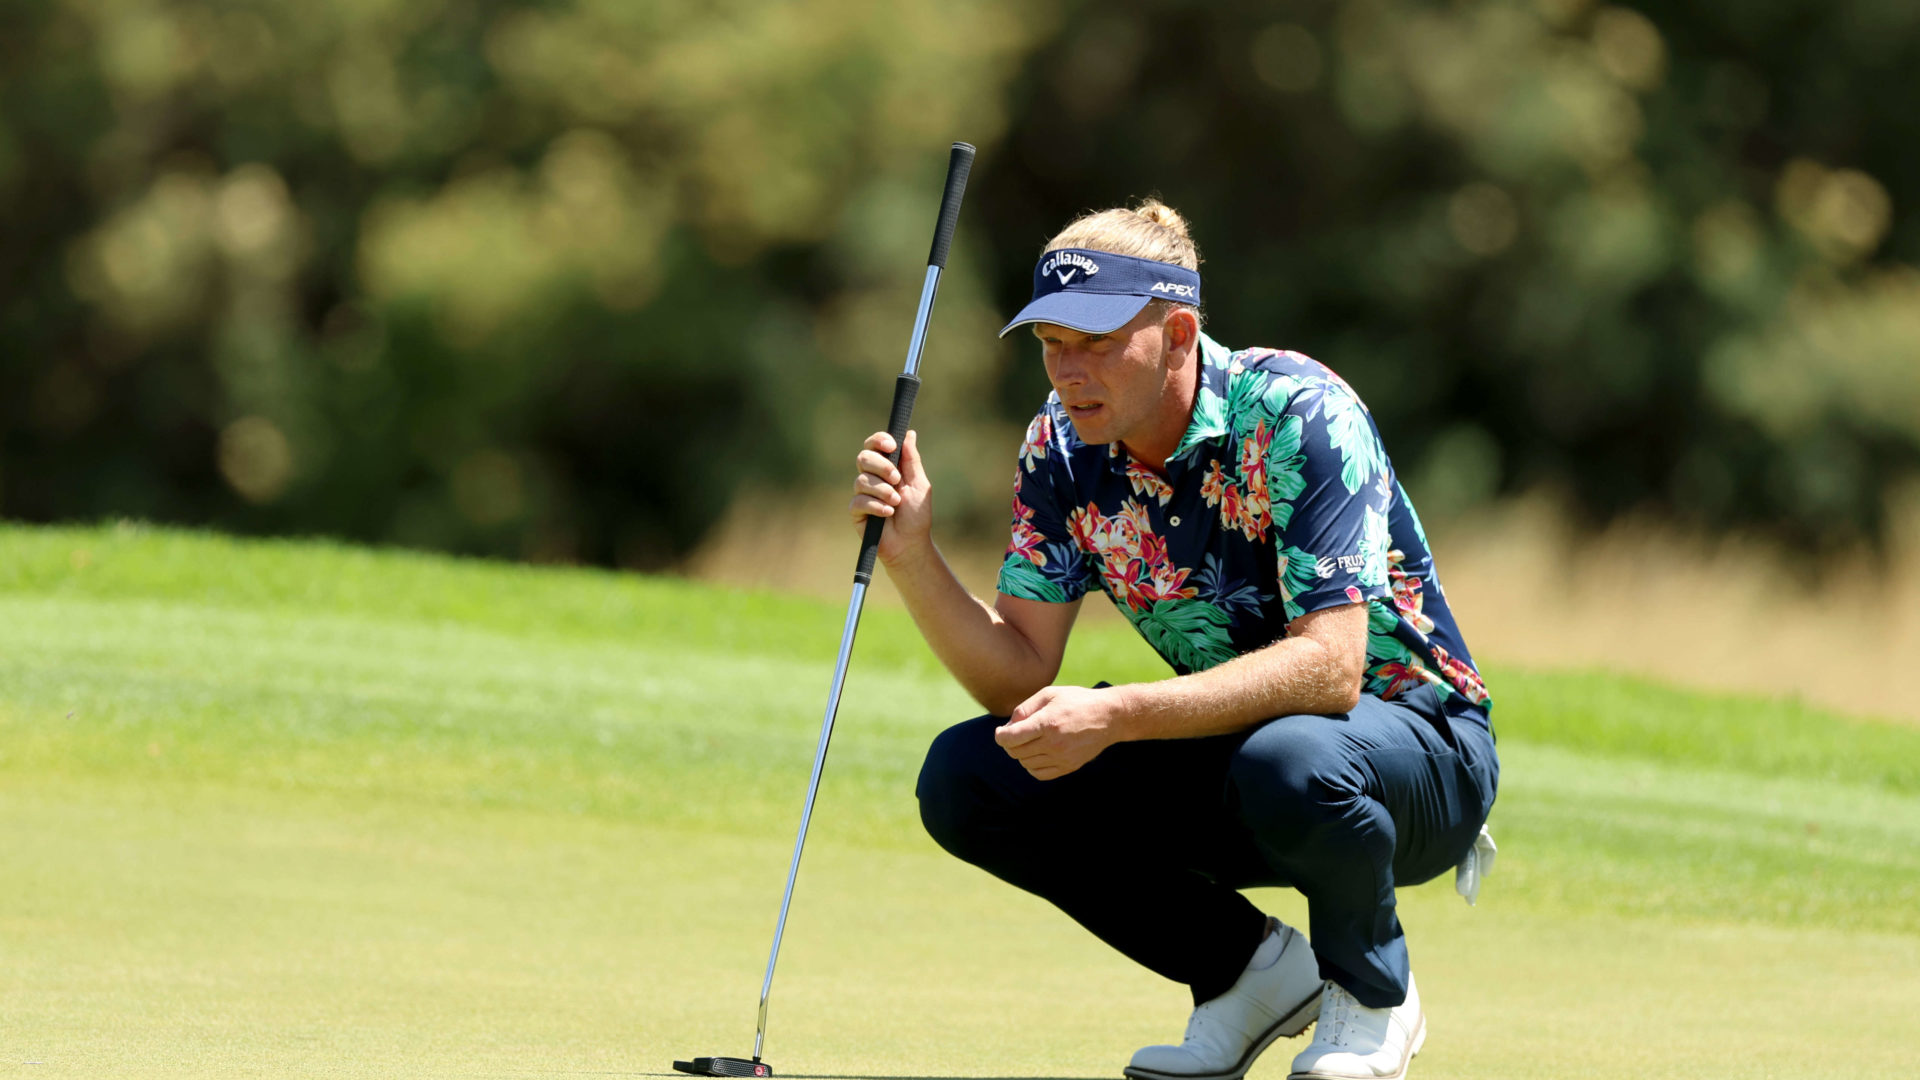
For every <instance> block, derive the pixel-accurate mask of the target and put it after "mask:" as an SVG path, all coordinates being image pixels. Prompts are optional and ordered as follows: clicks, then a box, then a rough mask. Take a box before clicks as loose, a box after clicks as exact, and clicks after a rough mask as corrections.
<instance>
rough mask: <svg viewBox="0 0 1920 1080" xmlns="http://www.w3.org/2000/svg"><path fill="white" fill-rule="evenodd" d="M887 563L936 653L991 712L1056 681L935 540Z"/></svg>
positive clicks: (1005, 709)
mask: <svg viewBox="0 0 1920 1080" xmlns="http://www.w3.org/2000/svg"><path fill="white" fill-rule="evenodd" d="M886 566H887V576H888V578H889V579H890V580H892V582H893V584H894V587H895V588H896V589H898V590H899V592H900V596H901V599H903V600H905V601H906V605H907V611H908V612H909V613H911V614H912V615H913V621H914V624H915V625H916V626H918V627H919V628H920V634H921V636H922V637H924V638H926V639H927V645H928V646H929V647H931V648H932V649H933V654H934V655H935V656H937V657H939V658H940V662H941V663H942V664H945V665H946V668H947V670H948V671H950V672H952V673H953V677H954V678H955V679H956V680H958V681H959V683H960V685H961V686H962V687H964V688H965V689H966V691H967V693H968V694H970V695H972V696H973V699H974V700H975V701H978V702H979V703H980V704H981V705H982V706H983V707H985V708H986V709H987V710H988V711H990V712H992V713H994V714H996V715H1000V716H1004V715H1006V714H1007V713H1009V712H1011V711H1012V710H1013V707H1014V706H1015V705H1018V704H1019V703H1020V702H1022V701H1024V700H1026V698H1027V697H1028V696H1029V695H1031V694H1033V693H1034V692H1035V691H1037V690H1039V689H1040V688H1041V687H1043V686H1045V685H1047V684H1048V683H1049V682H1051V681H1053V677H1054V675H1055V674H1056V673H1057V672H1055V671H1054V670H1052V669H1051V668H1050V667H1049V666H1048V665H1047V663H1046V661H1045V660H1043V659H1042V658H1041V656H1040V654H1039V652H1038V651H1037V650H1036V649H1035V648H1034V647H1033V643H1032V642H1030V641H1029V640H1027V637H1026V635H1025V634H1022V633H1021V632H1020V631H1019V629H1018V628H1016V627H1015V626H1013V625H1012V624H1010V623H1008V622H1007V621H1006V620H1005V619H1003V618H1002V617H1001V615H1000V613H999V612H998V611H995V610H994V609H993V607H992V606H990V605H988V604H986V603H984V602H983V601H981V600H980V599H979V598H977V597H975V596H974V595H973V594H972V593H970V592H968V591H967V588H966V586H965V585H962V584H961V583H960V579H959V577H958V576H956V575H955V574H954V572H953V568H952V567H950V566H948V565H947V560H946V559H945V558H944V557H943V556H942V555H941V554H940V550H939V549H938V548H936V547H934V545H933V544H932V543H931V542H929V543H928V544H927V545H926V546H925V548H923V549H920V550H917V551H916V552H914V553H913V554H911V555H907V556H903V557H901V558H898V559H895V560H894V561H892V562H889V563H887V564H886Z"/></svg>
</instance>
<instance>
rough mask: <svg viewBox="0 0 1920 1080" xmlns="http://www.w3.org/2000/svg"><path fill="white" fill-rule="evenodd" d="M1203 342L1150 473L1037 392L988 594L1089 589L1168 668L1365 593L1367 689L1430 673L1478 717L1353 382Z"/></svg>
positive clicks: (1476, 694)
mask: <svg viewBox="0 0 1920 1080" xmlns="http://www.w3.org/2000/svg"><path fill="white" fill-rule="evenodd" d="M1200 341H1201V356H1202V359H1203V360H1204V363H1203V364H1202V366H1201V369H1200V389H1199V394H1198V398H1197V400H1196V401H1195V403H1194V409H1193V418H1192V420H1191V421H1190V423H1189V424H1188V427H1187V432H1186V436H1185V438H1183V439H1182V440H1181V441H1180V445H1179V447H1178V448H1176V449H1175V450H1174V453H1173V456H1172V457H1171V458H1169V459H1167V461H1166V463H1165V465H1166V473H1167V475H1166V477H1165V478H1164V479H1162V478H1161V477H1160V476H1159V475H1158V474H1156V473H1155V472H1154V471H1153V470H1151V469H1148V468H1146V467H1145V466H1143V465H1142V464H1140V462H1138V461H1136V460H1134V459H1133V457H1132V456H1131V455H1129V454H1128V453H1127V451H1126V450H1125V449H1124V448H1123V447H1122V446H1121V445H1120V444H1119V443H1117V442H1116V443H1112V444H1108V445H1105V446H1089V445H1087V444H1085V443H1083V442H1081V441H1080V439H1079V437H1078V436H1077V435H1075V433H1074V430H1073V423H1072V421H1071V419H1069V417H1068V415H1067V411H1066V409H1065V408H1063V407H1062V406H1061V404H1060V398H1059V395H1057V394H1055V395H1050V396H1049V397H1048V398H1047V402H1046V404H1045V405H1044V406H1043V407H1042V408H1041V410H1040V413H1039V415H1037V416H1035V417H1034V418H1033V423H1032V425H1031V426H1030V427H1028V429H1027V437H1026V441H1025V442H1024V443H1023V444H1022V446H1021V447H1020V462H1019V465H1018V466H1017V467H1016V468H1015V470H1014V478H1013V492H1014V494H1013V539H1012V542H1011V543H1010V544H1009V545H1008V546H1007V555H1006V560H1005V562H1004V563H1002V565H1001V568H1000V580H999V589H1000V591H1001V592H1003V593H1005V594H1007V595H1008V596H1016V597H1020V598H1022V599H1026V600H1038V601H1042V602H1046V603H1069V602H1072V601H1075V600H1078V599H1079V598H1080V597H1082V596H1084V595H1085V594H1086V593H1087V591H1088V590H1089V589H1092V588H1095V587H1098V588H1099V589H1101V590H1102V591H1103V592H1105V593H1106V594H1107V596H1108V597H1109V598H1111V599H1112V601H1113V603H1114V605H1115V606H1116V607H1118V608H1119V609H1120V610H1121V612H1122V613H1124V614H1125V615H1126V616H1127V618H1128V619H1129V620H1130V621H1131V622H1132V623H1133V625H1134V628H1135V629H1136V630H1138V631H1139V632H1140V634H1141V636H1142V637H1144V638H1146V640H1147V643H1148V644H1149V645H1152V646H1153V648H1154V650H1155V651H1156V652H1158V653H1159V654H1160V655H1161V657H1163V658H1164V659H1165V660H1166V661H1167V663H1169V664H1171V665H1173V667H1174V670H1176V671H1178V672H1181V673H1182V674H1185V673H1188V672H1194V671H1203V670H1205V669H1207V668H1210V667H1213V666H1214V665H1216V664H1220V663H1223V662H1225V661H1227V660H1231V659H1233V658H1234V657H1236V656H1239V655H1241V654H1243V653H1248V652H1252V651H1254V650H1255V649H1258V648H1260V647H1262V646H1264V645H1267V644H1269V643H1271V642H1273V641H1276V640H1278V639H1280V638H1282V637H1285V636H1286V633H1287V624H1288V623H1289V622H1291V621H1292V620H1294V619H1296V618H1299V617H1300V616H1301V615H1304V614H1306V613H1307V612H1311V611H1319V610H1321V609H1323V608H1329V607H1337V606H1339V605H1342V604H1353V603H1361V602H1365V603H1366V604H1367V605H1368V616H1369V617H1368V621H1367V630H1368V633H1367V667H1366V679H1365V683H1364V691H1365V692H1366V693H1369V694H1373V695H1375V696H1378V697H1381V698H1386V699H1393V698H1397V697H1400V696H1402V695H1404V694H1407V693H1408V692H1410V691H1412V690H1413V689H1415V688H1417V687H1420V686H1432V687H1434V688H1435V689H1436V690H1437V691H1439V693H1440V694H1441V696H1442V697H1443V698H1448V699H1453V700H1455V701H1456V703H1465V704H1470V705H1473V706H1477V707H1478V710H1479V711H1480V713H1481V715H1482V717H1483V719H1484V716H1485V713H1486V711H1487V710H1488V709H1490V707H1491V704H1492V703H1491V700H1490V699H1489V697H1488V695H1487V689H1486V685H1485V684H1484V683H1483V682H1482V681H1481V679H1480V673H1479V672H1478V671H1477V670H1475V668H1474V666H1473V659H1472V657H1471V656H1470V655H1468V653H1467V645H1466V642H1465V641H1464V640H1462V639H1461V637H1460V630H1459V628H1458V627H1457V626H1455V625H1454V621H1453V614H1452V612H1451V611H1449V610H1448V608H1447V599H1446V593H1445V592H1444V591H1443V590H1442V589H1441V588H1440V580H1439V578H1438V577H1437V576H1436V574H1435V572H1434V567H1433V555H1432V553H1431V552H1430V551H1429V550H1428V547H1427V536H1426V531H1425V530H1424V529H1423V528H1422V527H1421V525H1420V518H1419V516H1418V515H1417V514H1415V513H1414V509H1413V503H1412V501H1411V500H1409V499H1408V498H1407V493H1406V492H1405V491H1404V490H1403V489H1402V488H1401V487H1400V484H1399V482H1398V480H1396V479H1395V475H1394V469H1393V464H1392V462H1391V461H1389V460H1388V458H1387V452H1386V449H1385V448H1384V447H1383V446H1382V445H1381V442H1380V432H1379V429H1378V428H1377V427H1376V426H1375V425H1374V422H1373V416H1372V414H1371V413H1369V412H1368V411H1367V407H1366V406H1365V405H1364V404H1362V403H1361V401H1360V398H1359V396H1358V395H1356V394H1355V393H1354V392H1353V388H1352V387H1350V386H1348V385H1347V384H1346V381H1345V380H1343V379H1341V378H1340V376H1338V375H1336V374H1334V373H1333V371H1332V370H1331V369H1329V368H1328V367H1327V366H1326V365H1324V364H1321V363H1320V362H1319V361H1317V360H1313V359H1311V358H1309V357H1306V356H1303V355H1301V354H1300V353H1296V352H1284V351H1275V350H1271V349H1248V350H1243V351H1241V352H1235V353H1229V352H1228V351H1227V350H1226V349H1225V348H1224V347H1222V346H1221V345H1220V344H1219V343H1217V342H1215V341H1214V340H1213V339H1212V338H1209V337H1207V336H1205V335H1202V336H1201V339H1200Z"/></svg>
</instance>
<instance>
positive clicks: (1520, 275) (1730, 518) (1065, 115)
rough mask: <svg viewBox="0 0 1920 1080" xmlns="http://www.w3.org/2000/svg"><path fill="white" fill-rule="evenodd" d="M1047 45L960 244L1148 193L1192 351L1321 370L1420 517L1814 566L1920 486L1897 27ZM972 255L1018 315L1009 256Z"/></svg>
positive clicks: (1837, 16) (1249, 32)
mask: <svg viewBox="0 0 1920 1080" xmlns="http://www.w3.org/2000/svg"><path fill="white" fill-rule="evenodd" d="M1075 12H1076V14H1075V15H1074V16H1073V17H1071V18H1069V20H1068V21H1067V22H1066V23H1065V24H1063V26H1062V27H1061V29H1060V31H1059V32H1058V34H1056V35H1055V36H1054V38H1053V39H1052V40H1051V41H1049V42H1048V43H1046V44H1045V45H1043V46H1042V51H1041V55H1043V56H1045V57H1046V58H1047V62H1046V64H1045V66H1044V67H1038V68H1034V69H1030V70H1029V71H1028V72H1027V73H1026V74H1025V77H1024V78H1023V79H1022V81H1021V82H1019V83H1018V84H1017V85H1016V88H1015V90H1014V99H1015V100H1016V101H1017V102H1018V103H1019V108H1018V110H1017V111H1016V113H1015V122H1014V127H1013V129H1012V131H1011V132H1010V133H1009V136H1008V140H1007V145H1008V149H1009V150H1010V151H1011V152H1004V151H1003V152H1002V153H1001V154H998V155H995V156H994V157H992V158H991V159H985V158H983V161H984V160H991V161H992V162H993V164H992V168H993V169H994V170H995V172H994V173H992V174H990V175H989V180H988V182H989V183H1004V184H1007V185H1008V186H1010V187H1012V188H1014V189H1015V190H1018V191H1019V192H1020V193H1021V198H1020V199H1019V200H1017V201H1015V200H1008V201H1007V202H1005V203H999V204H993V205H991V206H989V207H987V208H985V209H984V210H983V216H990V218H991V220H990V221H982V219H981V218H980V217H976V218H975V221H976V223H979V224H985V225H990V226H991V227H992V228H993V229H994V230H995V231H996V233H998V234H1000V235H1018V236H1028V235H1046V234H1047V233H1048V232H1049V231H1050V230H1051V229H1053V228H1055V227H1057V225H1058V220H1059V219H1060V218H1061V217H1062V216H1063V215H1065V214H1068V213H1071V212H1072V211H1073V210H1074V209H1076V208H1079V207H1086V206H1096V207H1097V206H1108V205H1115V204H1121V203H1125V202H1127V201H1128V200H1132V199H1137V198H1138V197H1140V196H1141V195H1144V194H1146V193H1148V192H1154V193H1157V194H1158V195H1159V196H1160V197H1162V198H1164V199H1165V200H1166V201H1167V202H1169V203H1171V204H1172V205H1173V206H1175V207H1177V208H1179V209H1180V210H1181V211H1182V212H1183V213H1184V214H1185V215H1186V216H1187V217H1188V218H1189V219H1190V221H1191V223H1192V226H1193V232H1194V236H1195V239H1196V240H1197V241H1198V242H1199V245H1200V248H1201V251H1202V253H1203V255H1204V256H1205V259H1206V261H1205V264H1204V266H1203V271H1204V272H1205V273H1206V275H1207V282H1206V296H1207V318H1208V327H1209V332H1210V333H1211V334H1213V335H1214V336H1215V337H1217V338H1218V339H1219V340H1220V341H1222V342H1223V343H1226V344H1228V345H1233V346H1248V345H1256V344H1257V345H1270V346H1276V347H1287V348H1294V349H1298V350H1300V351H1303V352H1306V353H1308V354H1310V355H1313V356H1315V357H1316V358H1318V359H1321V360H1323V361H1325V362H1327V363H1328V364H1329V365H1330V366H1332V367H1333V368H1335V369H1336V370H1338V371H1339V372H1340V373H1341V374H1342V375H1343V376H1345V377H1346V378H1347V379H1348V381H1349V382H1351V383H1352V384H1353V385H1354V387H1355V388H1356V389H1357V390H1358V391H1359V393H1360V394H1361V395H1362V396H1363V398H1364V399H1365V400H1366V401H1367V403H1368V404H1369V406H1370V407H1371V408H1372V410H1373V414H1374V417H1375V418H1376V419H1377V420H1378V422H1379V426H1380V429H1381V431H1382V432H1383V433H1384V436H1385V440H1386V446H1387V449H1388V450H1389V451H1390V452H1391V453H1392V454H1393V455H1394V460H1395V463H1396V465H1397V466H1398V468H1399V471H1400V472H1401V474H1402V475H1403V476H1404V477H1405V479H1406V483H1407V487H1408V489H1409V490H1410V491H1411V492H1412V494H1413V496H1414V498H1415V499H1417V500H1419V501H1420V503H1421V505H1422V506H1423V507H1425V508H1427V510H1428V513H1429V514H1430V515H1431V514H1434V513H1440V514H1457V513H1459V512H1460V511H1461V510H1462V509H1463V508H1464V506H1465V504H1464V502H1463V500H1466V499H1471V498H1474V497H1478V496H1483V495H1485V494H1489V493H1492V492H1495V491H1500V490H1515V489H1524V488H1528V487H1531V486H1533V485H1537V484H1547V485H1551V486H1553V487H1555V488H1556V489H1559V490H1562V491H1564V492H1565V493H1567V494H1568V495H1569V496H1570V497H1571V499H1572V500H1574V501H1575V502H1576V503H1577V504H1578V505H1580V506H1581V507H1583V508H1585V509H1586V510H1588V511H1590V512H1591V513H1593V514H1594V515H1596V516H1599V515H1605V514H1609V513H1612V512H1616V511H1620V510H1623V509H1627V508H1644V509H1648V510H1656V511H1660V512H1664V513H1665V514H1667V515H1669V516H1671V517H1674V518H1678V519H1680V520H1682V521H1684V522H1687V523H1689V524H1695V525H1703V526H1707V527H1724V526H1727V525H1733V524H1738V525H1741V526H1747V527H1754V528H1758V529H1760V530H1765V531H1770V532H1773V533H1774V534H1775V535H1777V536H1782V537H1787V538H1790V539H1791V540H1792V541H1794V542H1795V543H1809V544H1817V543H1830V542H1836V541H1841V540H1846V539H1851V538H1857V537H1860V536H1865V535H1871V534H1872V533H1873V531H1874V530H1875V528H1876V527H1878V525H1879V523H1880V521H1881V516H1882V514H1883V512H1884V507H1885V505H1886V504H1885V502H1884V501H1883V500H1885V499H1886V497H1887V496H1888V495H1889V493H1890V492H1893V491H1894V490H1896V489H1897V487H1898V486H1899V485H1900V484H1901V483H1902V482H1903V481H1904V480H1905V479H1907V478H1911V477H1912V476H1913V475H1914V473H1915V470H1916V467H1917V466H1920V365H1916V364H1914V363H1913V362H1912V357H1913V352H1914V350H1913V342H1914V341H1915V340H1916V338H1917V337H1920V326H1916V324H1915V322H1914V320H1915V318H1916V315H1915V313H1916V312H1920V272H1916V271H1915V269H1914V268H1915V267H1916V266H1917V265H1920V217H1916V215H1915V208H1916V207H1920V172H1916V170H1915V169H1914V168H1913V155H1912V153H1911V152H1910V150H1909V149H1908V148H1909V147H1911V146H1912V145H1913V143H1914V141H1915V140H1916V139H1920V108H1917V107H1916V106H1917V105H1920V97H1916V94H1917V93H1920V91H1917V90H1916V84H1915V83H1914V82H1913V81H1912V80H1910V79H1905V78H1903V77H1902V76H1901V74H1900V73H1903V72H1906V71H1909V70H1912V69H1914V68H1915V67H1916V66H1917V65H1920V8H1916V7H1915V6H1914V5H1912V4H1907V3H1902V2H1900V0H1849V2H1845V3H1823V2H1819V0H1783V2H1775V3H1767V4H1752V3H1745V2H1741V0H1688V2H1685V3H1677V4H1676V3H1666V4H1633V5H1621V4H1610V3H1605V2H1602V0H1538V2H1525V0H1468V2H1463V3H1453V4H1432V3H1426V2H1422V0H1339V2H1335V3H1317V4H1307V3H1293V4H1162V5H1145V6H1120V7H1116V6H1113V5H1091V4H1088V5H1082V6H1079V7H1077V8H1076V9H1075ZM1176 12H1177V15H1176V14H1175V13H1176ZM1169 34H1173V35H1176V36H1177V37H1178V40H1179V41H1180V47H1181V50H1182V51H1181V55H1182V57H1183V62H1181V63H1179V64H1176V65H1167V64H1164V63H1161V62H1160V61H1161V58H1162V56H1163V53H1162V49H1161V46H1162V43H1163V42H1164V41H1165V40H1166V39H1167V37H1168V35H1169ZM1143 130H1153V131H1155V132H1165V131H1174V132H1177V134H1176V135H1171V136H1168V137H1160V138H1142V137H1139V136H1140V133H1141V132H1142V131H1143ZM1039 147H1044V148H1045V153H1044V154H1036V153H1031V152H1029V148H1039ZM1000 254H1001V262H1000V270H999V275H998V280H1000V281H1002V282H1004V283H1005V284H1004V286H1003V289H1002V292H1001V300H1002V303H1003V304H1012V303H1014V302H1016V301H1017V299H1018V298H1019V297H1020V295H1021V293H1022V290H1023V289H1024V288H1025V281H1026V279H1025V277H1024V276H1022V271H1023V270H1024V269H1025V267H1026V265H1027V261H1026V260H1027V258H1028V254H1029V253H1028V252H1027V251H1024V250H1020V249H1017V248H1012V249H1005V248H1003V249H1001V251H1000Z"/></svg>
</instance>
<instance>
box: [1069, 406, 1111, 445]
mask: <svg viewBox="0 0 1920 1080" xmlns="http://www.w3.org/2000/svg"><path fill="white" fill-rule="evenodd" d="M1067 423H1069V424H1072V425H1073V434H1074V436H1075V437H1076V438H1078V439H1079V440H1080V441H1081V442H1083V443H1085V444H1087V445H1088V446H1105V445H1106V444H1108V443H1110V442H1112V441H1114V438H1115V436H1114V434H1113V432H1112V431H1111V430H1109V429H1108V426H1107V424H1106V422H1105V420H1104V419H1096V420H1089V421H1086V422H1084V423H1083V422H1081V421H1079V420H1076V419H1074V418H1073V416H1072V414H1071V413H1069V414H1068V416H1067Z"/></svg>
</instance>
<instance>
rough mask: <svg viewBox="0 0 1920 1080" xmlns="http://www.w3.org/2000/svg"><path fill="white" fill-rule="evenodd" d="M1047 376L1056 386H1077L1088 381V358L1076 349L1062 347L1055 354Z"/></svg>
mask: <svg viewBox="0 0 1920 1080" xmlns="http://www.w3.org/2000/svg"><path fill="white" fill-rule="evenodd" d="M1047 376H1048V378H1049V379H1051V380H1052V382H1053V385H1055V386H1057V387H1058V386H1077V385H1079V384H1080V383H1083V382H1086V381H1087V365H1086V358H1085V357H1084V356H1081V355H1080V353H1079V351H1078V350H1076V349H1061V350H1060V352H1059V353H1058V354H1056V355H1055V357H1054V361H1053V364H1052V365H1051V366H1050V367H1049V369H1048V371H1047Z"/></svg>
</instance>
